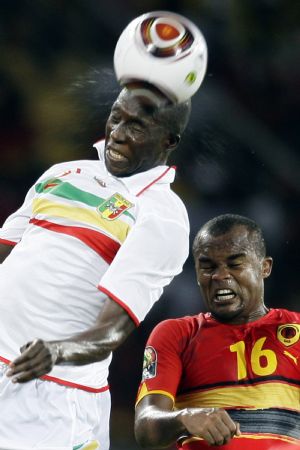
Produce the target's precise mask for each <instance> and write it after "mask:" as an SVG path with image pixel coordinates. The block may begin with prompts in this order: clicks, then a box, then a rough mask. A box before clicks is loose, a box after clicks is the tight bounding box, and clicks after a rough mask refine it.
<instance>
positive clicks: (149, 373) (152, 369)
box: [142, 346, 157, 381]
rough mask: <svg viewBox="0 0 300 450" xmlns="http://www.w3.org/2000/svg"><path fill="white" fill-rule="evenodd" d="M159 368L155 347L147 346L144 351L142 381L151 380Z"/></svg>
mask: <svg viewBox="0 0 300 450" xmlns="http://www.w3.org/2000/svg"><path fill="white" fill-rule="evenodd" d="M156 368H157V353H156V350H155V349H154V348H153V347H150V346H148V347H146V348H145V352H144V361H143V376H142V381H144V380H149V378H154V377H155V376H156Z"/></svg>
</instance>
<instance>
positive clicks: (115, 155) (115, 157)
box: [106, 147, 128, 162]
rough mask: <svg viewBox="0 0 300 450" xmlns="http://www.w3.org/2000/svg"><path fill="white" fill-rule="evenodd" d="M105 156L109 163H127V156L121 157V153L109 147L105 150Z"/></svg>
mask: <svg viewBox="0 0 300 450" xmlns="http://www.w3.org/2000/svg"><path fill="white" fill-rule="evenodd" d="M106 155H107V157H108V158H109V159H110V160H111V161H114V162H127V161H128V158H127V156H125V155H123V154H122V153H120V152H118V151H117V150H114V149H112V148H110V147H109V148H108V149H107V151H106Z"/></svg>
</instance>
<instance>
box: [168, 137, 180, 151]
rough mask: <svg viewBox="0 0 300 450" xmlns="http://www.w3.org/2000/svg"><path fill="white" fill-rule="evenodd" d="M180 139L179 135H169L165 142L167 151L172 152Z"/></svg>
mask: <svg viewBox="0 0 300 450" xmlns="http://www.w3.org/2000/svg"><path fill="white" fill-rule="evenodd" d="M180 139H181V136H180V134H170V135H169V137H168V142H167V147H168V150H170V151H172V150H174V149H175V148H176V147H177V145H178V144H179V142H180Z"/></svg>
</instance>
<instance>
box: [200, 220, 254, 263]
mask: <svg viewBox="0 0 300 450" xmlns="http://www.w3.org/2000/svg"><path fill="white" fill-rule="evenodd" d="M196 253H197V255H198V256H199V255H203V256H207V257H217V256H222V257H224V258H227V257H229V256H231V255H234V254H240V253H244V254H246V255H247V254H251V253H255V246H254V242H253V239H251V235H250V234H249V232H248V230H247V229H246V228H244V227H234V228H232V229H231V230H230V231H228V232H227V233H225V234H222V235H219V236H212V235H211V234H210V233H209V232H208V231H207V230H203V231H202V232H201V234H200V235H199V239H198V245H197V251H196Z"/></svg>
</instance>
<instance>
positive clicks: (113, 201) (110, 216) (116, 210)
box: [97, 192, 134, 220]
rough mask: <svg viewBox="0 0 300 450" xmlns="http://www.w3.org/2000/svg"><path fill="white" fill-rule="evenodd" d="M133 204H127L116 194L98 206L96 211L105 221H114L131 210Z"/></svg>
mask: <svg viewBox="0 0 300 450" xmlns="http://www.w3.org/2000/svg"><path fill="white" fill-rule="evenodd" d="M132 206H134V204H133V203H131V202H129V201H128V200H126V198H124V197H123V196H122V195H121V194H118V193H117V192H116V193H115V194H113V195H112V196H111V197H109V198H108V199H106V200H104V202H103V203H101V205H99V206H98V208H97V209H98V211H99V213H100V214H101V216H102V217H103V219H107V220H115V219H117V218H118V217H120V215H121V214H123V212H125V211H127V209H129V208H132Z"/></svg>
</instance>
